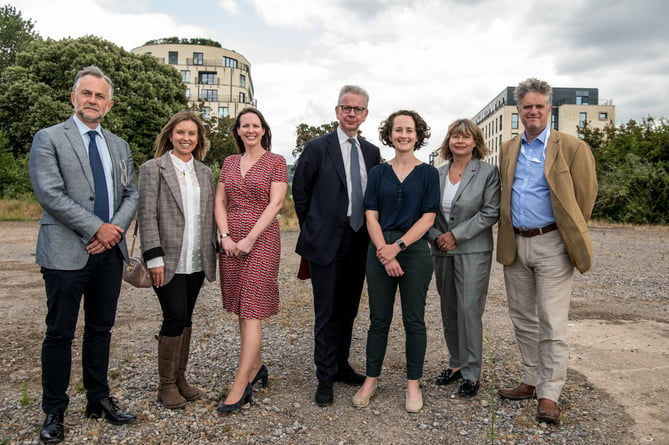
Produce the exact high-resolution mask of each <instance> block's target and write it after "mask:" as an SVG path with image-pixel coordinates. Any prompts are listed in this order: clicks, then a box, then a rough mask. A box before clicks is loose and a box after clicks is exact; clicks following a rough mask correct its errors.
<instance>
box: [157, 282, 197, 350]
mask: <svg viewBox="0 0 669 445" xmlns="http://www.w3.org/2000/svg"><path fill="white" fill-rule="evenodd" d="M203 282H204V272H195V273H192V274H188V275H187V274H175V275H174V277H173V278H172V279H171V280H170V282H169V283H167V284H166V285H164V286H162V287H154V288H153V290H154V291H155V292H156V295H157V296H158V301H159V302H160V308H161V309H162V311H163V324H162V326H161V327H160V335H164V336H166V337H178V336H179V335H181V334H182V333H183V331H184V328H189V327H191V326H192V325H193V322H192V317H193V309H194V308H195V302H196V301H197V296H198V294H199V293H200V288H201V287H202V283H203Z"/></svg>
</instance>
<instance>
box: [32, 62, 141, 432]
mask: <svg viewBox="0 0 669 445" xmlns="http://www.w3.org/2000/svg"><path fill="white" fill-rule="evenodd" d="M113 89H114V87H113V84H112V82H111V80H110V79H109V78H108V77H107V76H105V74H104V73H103V72H102V71H101V70H100V69H99V68H97V67H95V66H89V67H87V68H84V69H83V70H81V71H79V72H78V73H77V75H76V77H75V80H74V85H73V87H72V93H71V101H72V105H73V106H74V115H73V116H72V117H71V118H70V119H68V120H67V121H65V122H62V123H60V124H57V125H54V126H52V127H49V128H46V129H42V130H40V131H38V132H37V134H35V137H34V139H33V144H32V148H31V150H30V163H29V172H30V179H31V181H32V185H33V190H34V192H35V196H36V197H37V200H38V201H39V203H40V205H41V206H42V209H43V210H44V212H43V214H42V219H41V221H40V230H39V236H38V239H37V253H36V257H37V258H36V261H37V264H39V265H40V266H41V272H42V276H43V278H44V285H45V288H46V297H47V300H46V303H47V315H46V334H45V337H44V342H43V344H42V391H43V393H42V409H43V410H44V412H45V413H46V418H45V421H44V425H43V426H42V429H41V431H40V440H41V441H42V442H44V443H57V442H60V441H62V440H63V439H64V435H65V434H64V428H63V417H64V412H65V409H66V408H67V405H68V402H69V398H68V396H67V387H68V384H69V380H70V369H71V365H72V339H73V337H74V332H75V328H76V324H77V317H78V314H79V305H80V302H81V297H82V295H83V297H84V309H85V327H84V338H83V344H82V360H81V361H82V369H83V383H84V388H85V389H86V398H87V399H88V403H87V405H86V417H89V418H97V417H102V416H104V417H105V418H106V419H107V420H108V421H110V422H112V423H116V424H124V423H130V422H132V421H134V420H135V417H134V416H133V415H131V414H128V413H126V412H124V411H122V410H121V409H120V408H119V407H118V405H117V403H116V402H117V400H116V399H115V398H113V397H110V395H109V384H108V381H107V371H108V368H109V348H110V340H111V329H112V326H113V325H114V320H115V317H116V304H117V301H118V296H119V293H120V290H121V275H122V270H123V260H124V259H128V251H127V247H126V244H125V238H124V233H125V231H126V230H127V228H128V226H129V225H130V222H131V220H132V218H133V216H134V214H135V211H136V209H137V203H138V201H139V193H138V192H137V188H136V186H135V169H134V165H133V160H132V155H131V153H130V147H129V146H128V143H127V142H126V141H124V140H123V139H121V138H119V137H117V136H115V135H113V134H112V133H110V132H108V131H106V130H103V129H102V128H101V127H100V121H101V120H102V118H103V117H104V115H105V114H106V113H107V112H108V111H109V110H110V109H111V107H112V105H113V101H112V93H113Z"/></svg>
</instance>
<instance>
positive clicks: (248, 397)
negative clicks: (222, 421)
mask: <svg viewBox="0 0 669 445" xmlns="http://www.w3.org/2000/svg"><path fill="white" fill-rule="evenodd" d="M247 403H253V385H252V384H251V383H249V384H248V385H246V389H245V390H244V394H242V398H241V399H239V401H238V402H237V403H233V404H231V405H226V404H225V403H223V402H221V404H220V405H218V408H216V411H218V412H219V413H221V414H229V413H231V412H233V411H237V410H238V409H240V408H241V407H242V406H244V405H246V404H247Z"/></svg>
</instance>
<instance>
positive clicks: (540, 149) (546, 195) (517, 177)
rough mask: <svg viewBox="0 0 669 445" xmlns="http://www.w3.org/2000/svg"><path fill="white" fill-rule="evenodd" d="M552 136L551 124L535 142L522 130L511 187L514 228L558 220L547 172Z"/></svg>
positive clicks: (542, 225)
mask: <svg viewBox="0 0 669 445" xmlns="http://www.w3.org/2000/svg"><path fill="white" fill-rule="evenodd" d="M549 137H550V126H549V125H546V128H545V129H544V131H542V132H541V134H539V136H537V137H536V138H535V139H534V140H533V141H532V142H528V141H527V138H526V137H525V132H523V136H522V139H521V143H520V153H518V161H517V162H516V172H515V174H514V177H513V186H512V188H511V220H512V222H513V227H516V228H519V229H536V228H539V227H545V226H547V225H550V224H553V223H554V222H555V217H554V216H553V207H552V206H551V192H550V189H549V188H548V182H546V176H545V175H544V161H545V160H546V143H547V142H548V138H549Z"/></svg>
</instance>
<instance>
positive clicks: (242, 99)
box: [239, 91, 246, 104]
mask: <svg viewBox="0 0 669 445" xmlns="http://www.w3.org/2000/svg"><path fill="white" fill-rule="evenodd" d="M239 103H240V104H244V103H246V93H244V92H243V91H240V92H239Z"/></svg>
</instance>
